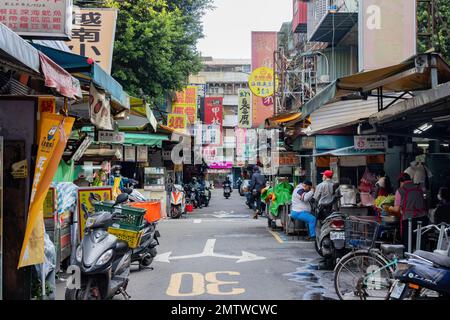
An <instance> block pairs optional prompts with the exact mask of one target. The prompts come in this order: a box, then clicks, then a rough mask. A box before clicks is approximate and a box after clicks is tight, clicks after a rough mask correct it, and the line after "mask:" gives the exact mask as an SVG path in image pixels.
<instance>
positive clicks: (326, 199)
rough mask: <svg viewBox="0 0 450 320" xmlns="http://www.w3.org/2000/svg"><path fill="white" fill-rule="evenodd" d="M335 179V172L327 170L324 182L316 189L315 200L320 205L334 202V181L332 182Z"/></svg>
mask: <svg viewBox="0 0 450 320" xmlns="http://www.w3.org/2000/svg"><path fill="white" fill-rule="evenodd" d="M332 178H333V171H331V170H325V171H324V172H323V173H322V179H323V181H322V182H321V183H319V185H318V186H317V188H316V192H315V193H314V200H316V202H317V203H318V205H321V204H327V203H330V202H331V201H333V193H334V189H333V181H332V180H331V179H332Z"/></svg>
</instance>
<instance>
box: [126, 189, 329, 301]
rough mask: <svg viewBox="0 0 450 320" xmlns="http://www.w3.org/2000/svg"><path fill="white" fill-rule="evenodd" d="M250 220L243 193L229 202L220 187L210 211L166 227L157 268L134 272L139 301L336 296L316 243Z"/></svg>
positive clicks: (134, 289) (133, 292) (133, 283)
mask: <svg viewBox="0 0 450 320" xmlns="http://www.w3.org/2000/svg"><path fill="white" fill-rule="evenodd" d="M251 215H252V211H251V210H249V209H248V208H246V206H245V198H244V197H241V196H239V193H238V192H237V190H233V193H232V197H231V198H230V199H228V200H227V199H225V198H224V197H223V195H222V190H221V189H218V190H214V191H213V194H212V199H211V204H210V206H209V207H207V208H202V209H196V210H194V212H193V213H192V214H188V215H187V216H186V217H184V218H183V219H181V220H164V221H162V222H160V223H159V225H158V227H159V230H160V233H161V238H160V243H161V245H160V246H159V248H158V256H157V258H156V260H155V262H154V263H153V267H154V270H142V271H135V272H133V273H132V276H131V280H130V285H129V289H128V292H129V294H130V295H131V296H132V299H145V300H147V299H239V300H241V299H242V300H243V299H245V300H249V299H256V300H258V299H268V300H271V299H323V298H324V297H323V296H325V297H327V296H332V289H331V286H332V281H331V280H329V279H331V276H332V274H331V273H330V272H323V271H317V270H314V268H315V266H316V265H317V261H318V255H317V254H316V252H315V250H314V246H313V244H312V243H310V242H303V241H298V240H297V237H288V238H286V237H282V236H281V237H280V236H278V235H276V233H273V232H270V230H269V229H268V228H267V220H266V218H259V219H258V220H253V219H251ZM274 234H275V235H274ZM283 238H284V239H285V240H283ZM133 270H137V267H135V268H134V269H133ZM330 291H331V294H330Z"/></svg>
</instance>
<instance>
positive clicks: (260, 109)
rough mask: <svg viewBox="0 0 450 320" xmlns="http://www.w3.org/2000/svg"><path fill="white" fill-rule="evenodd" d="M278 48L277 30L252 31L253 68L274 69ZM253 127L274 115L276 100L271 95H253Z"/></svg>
mask: <svg viewBox="0 0 450 320" xmlns="http://www.w3.org/2000/svg"><path fill="white" fill-rule="evenodd" d="M275 50H277V32H252V70H253V71H254V70H256V69H258V68H260V67H268V68H269V69H272V70H273V67H274V63H273V53H274V51H275ZM252 109H253V112H252V115H253V121H252V127H254V128H256V127H259V126H260V125H261V124H263V123H264V121H265V120H266V119H267V118H270V117H271V116H273V112H274V110H273V109H274V100H273V98H272V97H271V96H266V97H256V96H254V97H253V101H252Z"/></svg>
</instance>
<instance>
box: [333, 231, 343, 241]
mask: <svg viewBox="0 0 450 320" xmlns="http://www.w3.org/2000/svg"><path fill="white" fill-rule="evenodd" d="M330 238H331V240H345V232H330Z"/></svg>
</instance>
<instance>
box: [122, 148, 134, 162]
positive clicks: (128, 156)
mask: <svg viewBox="0 0 450 320" xmlns="http://www.w3.org/2000/svg"><path fill="white" fill-rule="evenodd" d="M123 158H124V159H123V160H124V161H125V162H136V147H134V146H125V147H124V157H123Z"/></svg>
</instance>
